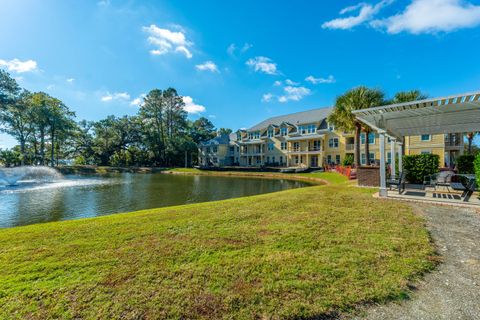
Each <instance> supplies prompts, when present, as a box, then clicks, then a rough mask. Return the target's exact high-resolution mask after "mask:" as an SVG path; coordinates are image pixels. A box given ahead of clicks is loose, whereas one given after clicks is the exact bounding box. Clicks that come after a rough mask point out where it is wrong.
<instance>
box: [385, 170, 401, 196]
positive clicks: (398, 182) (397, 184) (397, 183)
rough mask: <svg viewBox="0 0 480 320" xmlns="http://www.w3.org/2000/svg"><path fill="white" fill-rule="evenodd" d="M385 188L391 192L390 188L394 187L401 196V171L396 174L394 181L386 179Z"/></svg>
mask: <svg viewBox="0 0 480 320" xmlns="http://www.w3.org/2000/svg"><path fill="white" fill-rule="evenodd" d="M387 186H388V187H389V188H390V190H392V186H395V187H396V188H397V190H398V193H399V194H401V193H402V190H405V172H404V171H402V172H400V173H399V174H398V178H396V179H388V180H387Z"/></svg>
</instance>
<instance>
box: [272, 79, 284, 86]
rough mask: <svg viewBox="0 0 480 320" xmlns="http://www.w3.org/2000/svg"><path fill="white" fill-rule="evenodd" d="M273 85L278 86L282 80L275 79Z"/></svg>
mask: <svg viewBox="0 0 480 320" xmlns="http://www.w3.org/2000/svg"><path fill="white" fill-rule="evenodd" d="M273 85H274V86H275V87H279V86H281V85H282V81H279V80H277V81H275V82H274V83H273Z"/></svg>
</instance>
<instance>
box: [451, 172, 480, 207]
mask: <svg viewBox="0 0 480 320" xmlns="http://www.w3.org/2000/svg"><path fill="white" fill-rule="evenodd" d="M450 187H451V188H452V189H453V190H456V191H462V195H461V196H460V197H461V198H463V201H465V202H466V201H468V200H469V199H470V197H471V196H472V194H473V193H474V192H475V190H476V181H475V178H468V177H466V176H464V175H453V176H452V182H450Z"/></svg>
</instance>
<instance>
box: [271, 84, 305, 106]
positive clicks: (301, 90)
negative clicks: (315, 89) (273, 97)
mask: <svg viewBox="0 0 480 320" xmlns="http://www.w3.org/2000/svg"><path fill="white" fill-rule="evenodd" d="M283 91H284V95H282V96H280V97H278V102H282V103H284V102H288V101H290V100H292V101H300V100H302V99H303V98H304V97H306V96H308V95H310V94H311V91H310V89H308V88H305V87H292V86H286V87H285V88H283Z"/></svg>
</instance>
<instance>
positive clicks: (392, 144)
mask: <svg viewBox="0 0 480 320" xmlns="http://www.w3.org/2000/svg"><path fill="white" fill-rule="evenodd" d="M396 143H397V140H395V139H391V140H390V154H391V156H392V157H391V158H392V161H391V163H390V171H391V176H392V179H395V177H396V172H395V156H396V150H395V149H396V148H395V147H396Z"/></svg>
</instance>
